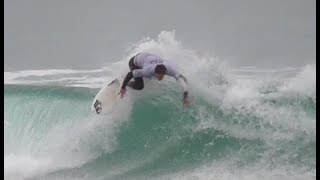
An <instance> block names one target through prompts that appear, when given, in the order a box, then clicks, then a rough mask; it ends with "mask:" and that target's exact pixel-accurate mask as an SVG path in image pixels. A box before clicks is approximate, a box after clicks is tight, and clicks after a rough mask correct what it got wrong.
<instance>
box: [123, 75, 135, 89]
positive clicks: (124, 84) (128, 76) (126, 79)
mask: <svg viewBox="0 0 320 180" xmlns="http://www.w3.org/2000/svg"><path fill="white" fill-rule="evenodd" d="M132 78H133V74H132V72H128V74H127V75H126V77H125V78H124V80H123V83H122V86H121V89H126V86H127V84H128V82H129V81H130V80H131V79H132Z"/></svg>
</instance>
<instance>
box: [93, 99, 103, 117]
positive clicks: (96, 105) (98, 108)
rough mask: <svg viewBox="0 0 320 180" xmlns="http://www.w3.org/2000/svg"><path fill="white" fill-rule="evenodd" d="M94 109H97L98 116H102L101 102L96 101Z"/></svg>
mask: <svg viewBox="0 0 320 180" xmlns="http://www.w3.org/2000/svg"><path fill="white" fill-rule="evenodd" d="M93 106H94V108H95V109H96V112H97V114H100V112H101V109H102V108H101V102H100V101H98V100H96V102H95V103H94V105H93Z"/></svg>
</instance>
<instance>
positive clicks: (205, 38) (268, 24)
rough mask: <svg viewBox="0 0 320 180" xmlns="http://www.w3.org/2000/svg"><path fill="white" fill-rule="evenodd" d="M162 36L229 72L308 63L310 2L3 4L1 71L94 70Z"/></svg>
mask: <svg viewBox="0 0 320 180" xmlns="http://www.w3.org/2000/svg"><path fill="white" fill-rule="evenodd" d="M163 30H167V31H172V30H175V32H176V38H177V39H178V40H179V41H181V42H182V43H183V45H184V46H186V47H188V48H191V49H194V50H196V51H197V52H199V53H211V54H214V55H216V56H218V57H221V58H222V59H228V60H230V61H231V62H233V63H234V64H236V65H253V66H271V67H277V66H281V67H282V66H300V65H304V64H307V63H315V62H316V60H315V57H316V0H241V1H239V0H161V1H152V0H135V1H131V0H126V1H124V0H122V1H121V0H28V1H25V0H5V1H4V40H5V41H4V53H5V54H4V58H5V59H4V68H5V71H6V70H16V69H44V68H45V69H47V68H74V69H79V68H80V69H91V68H96V67H98V66H99V65H101V64H103V63H104V62H105V61H108V60H109V59H115V58H119V57H121V56H122V53H123V52H124V50H125V49H126V48H128V45H129V44H131V43H135V42H137V41H139V40H141V38H143V37H147V36H149V37H156V36H157V35H158V34H159V33H160V32H161V31H163Z"/></svg>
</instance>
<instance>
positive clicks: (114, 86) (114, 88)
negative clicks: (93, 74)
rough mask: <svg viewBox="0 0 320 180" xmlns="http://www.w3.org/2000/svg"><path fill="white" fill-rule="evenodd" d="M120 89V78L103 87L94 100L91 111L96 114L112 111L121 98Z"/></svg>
mask: <svg viewBox="0 0 320 180" xmlns="http://www.w3.org/2000/svg"><path fill="white" fill-rule="evenodd" d="M119 90H120V80H119V79H118V78H116V79H114V80H113V81H111V82H110V83H109V84H107V85H106V86H104V87H102V88H101V89H100V90H99V92H98V93H97V95H96V96H95V98H94V100H93V102H92V105H91V111H92V112H94V113H96V114H104V113H107V112H110V111H111V110H112V109H113V108H114V107H115V106H116V105H117V104H118V102H119V100H120V96H119V95H118V93H119Z"/></svg>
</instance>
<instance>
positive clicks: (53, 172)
mask: <svg viewBox="0 0 320 180" xmlns="http://www.w3.org/2000/svg"><path fill="white" fill-rule="evenodd" d="M140 51H149V52H153V53H157V54H159V55H160V56H163V57H166V58H167V59H168V60H171V61H172V62H173V63H175V64H176V65H179V66H177V67H178V68H179V69H180V71H181V72H183V74H184V75H185V76H187V77H188V80H189V86H190V95H191V101H192V106H191V107H190V108H183V107H182V103H181V89H180V88H179V86H177V84H176V83H175V82H174V81H173V80H172V79H170V78H166V79H165V80H164V81H161V82H156V81H155V80H153V81H148V82H147V83H146V86H145V89H144V90H143V91H132V90H131V91H130V90H129V91H128V94H127V96H126V97H125V98H124V99H123V102H122V103H121V104H120V105H119V106H118V107H117V108H115V109H114V110H113V111H111V112H110V113H109V114H106V115H103V116H96V115H94V114H93V113H92V112H90V105H91V103H92V100H93V98H94V96H95V94H96V93H97V92H98V90H99V88H100V87H101V86H103V85H105V84H106V83H108V82H109V81H110V80H112V79H113V78H114V77H117V76H119V74H120V75H123V74H124V72H125V71H126V70H127V63H128V59H129V58H130V57H131V56H132V55H133V54H135V53H137V52H140ZM182 64H183V67H181V65H182ZM315 70H316V69H315V65H307V66H305V67H299V68H293V67H288V68H281V69H258V68H256V67H241V68H239V67H237V68H234V67H232V66H231V65H228V63H226V62H224V61H220V60H219V59H217V58H216V57H210V56H205V57H204V56H200V55H198V54H196V53H195V52H194V51H192V50H188V49H185V48H184V47H183V46H182V45H181V43H180V42H178V41H177V40H175V37H174V32H162V33H161V34H160V35H159V37H158V39H156V40H153V39H150V38H145V39H143V40H142V41H140V42H138V43H137V44H136V45H134V46H132V47H131V48H130V49H128V51H127V52H126V54H125V55H124V56H123V58H122V59H120V60H118V61H116V62H110V63H109V64H107V65H105V67H103V68H101V69H96V70H67V69H64V70H28V71H16V72H5V74H4V75H5V87H4V119H5V121H4V130H5V132H4V159H5V161H4V172H5V178H6V179H188V178H191V179H257V178H259V179H303V180H304V179H315V176H316V175H315V174H316V126H315V125H316V120H315V119H316V81H315V80H316V79H315V75H316V74H315V73H316V71H315Z"/></svg>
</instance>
